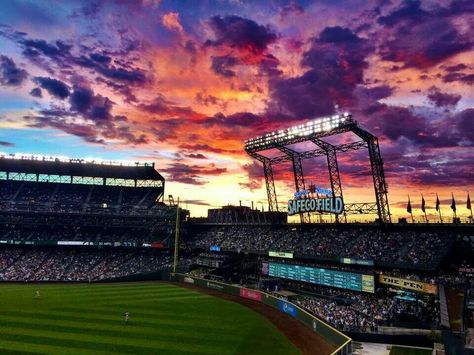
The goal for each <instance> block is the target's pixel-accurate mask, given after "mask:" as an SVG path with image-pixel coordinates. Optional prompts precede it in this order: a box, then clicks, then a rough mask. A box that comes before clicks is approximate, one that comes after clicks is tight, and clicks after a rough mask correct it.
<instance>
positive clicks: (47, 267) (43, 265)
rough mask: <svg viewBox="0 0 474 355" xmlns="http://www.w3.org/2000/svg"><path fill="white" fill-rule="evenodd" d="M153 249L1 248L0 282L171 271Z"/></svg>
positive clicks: (91, 278)
mask: <svg viewBox="0 0 474 355" xmlns="http://www.w3.org/2000/svg"><path fill="white" fill-rule="evenodd" d="M171 260H172V258H171V256H169V255H168V254H164V253H158V252H155V251H152V250H113V249H95V250H84V249H70V248H67V249H65V248H55V249H44V250H40V249H25V248H13V247H12V248H2V249H0V281H97V280H102V279H109V278H115V277H120V276H126V275H133V274H139V273H146V272H152V271H157V270H162V269H166V268H169V267H170V265H171Z"/></svg>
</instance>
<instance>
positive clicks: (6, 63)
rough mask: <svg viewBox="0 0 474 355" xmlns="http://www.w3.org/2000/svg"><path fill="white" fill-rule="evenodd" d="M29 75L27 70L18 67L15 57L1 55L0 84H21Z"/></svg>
mask: <svg viewBox="0 0 474 355" xmlns="http://www.w3.org/2000/svg"><path fill="white" fill-rule="evenodd" d="M27 76H28V73H27V72H26V70H24V69H21V68H18V67H17V66H16V64H15V62H14V61H13V59H11V58H9V57H7V56H5V55H0V85H5V86H20V85H21V84H22V83H23V81H24V80H25V79H26V77H27Z"/></svg>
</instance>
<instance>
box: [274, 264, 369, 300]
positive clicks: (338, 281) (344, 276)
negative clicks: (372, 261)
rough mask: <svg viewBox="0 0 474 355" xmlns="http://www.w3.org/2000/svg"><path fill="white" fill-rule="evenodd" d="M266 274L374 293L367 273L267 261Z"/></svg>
mask: <svg viewBox="0 0 474 355" xmlns="http://www.w3.org/2000/svg"><path fill="white" fill-rule="evenodd" d="M268 276H273V277H280V278H283V279H289V280H295V281H303V282H309V283H313V284H317V285H324V286H330V287H338V288H345V289H349V290H354V291H363V292H371V293H374V276H373V275H367V274H358V273H354V272H346V271H338V270H330V269H323V268H316V267H308V266H301V265H290V264H280V263H274V262H269V263H268Z"/></svg>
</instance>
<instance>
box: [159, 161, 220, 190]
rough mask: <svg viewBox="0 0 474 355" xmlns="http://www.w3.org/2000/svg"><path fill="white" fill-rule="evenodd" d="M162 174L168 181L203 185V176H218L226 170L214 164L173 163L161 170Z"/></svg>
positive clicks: (204, 182)
mask: <svg viewBox="0 0 474 355" xmlns="http://www.w3.org/2000/svg"><path fill="white" fill-rule="evenodd" d="M161 171H162V172H164V173H166V174H168V175H169V179H171V180H172V181H176V182H181V183H183V184H192V185H205V184H206V181H205V180H202V177H203V176H211V175H220V174H223V173H225V172H226V171H227V169H226V168H217V167H216V166H215V165H214V164H210V165H208V166H203V165H187V164H182V163H173V164H171V165H170V166H169V167H168V168H164V169H161Z"/></svg>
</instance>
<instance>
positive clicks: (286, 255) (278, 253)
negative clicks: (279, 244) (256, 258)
mask: <svg viewBox="0 0 474 355" xmlns="http://www.w3.org/2000/svg"><path fill="white" fill-rule="evenodd" d="M268 256H274V257H276V258H287V259H293V253H285V252H283V251H269V252H268Z"/></svg>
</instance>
